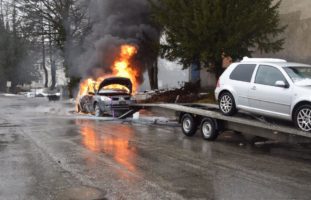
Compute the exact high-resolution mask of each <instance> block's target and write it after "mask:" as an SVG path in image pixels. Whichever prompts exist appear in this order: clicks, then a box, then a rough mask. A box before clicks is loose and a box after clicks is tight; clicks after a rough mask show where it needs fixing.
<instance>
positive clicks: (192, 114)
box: [120, 103, 311, 143]
mask: <svg viewBox="0 0 311 200" xmlns="http://www.w3.org/2000/svg"><path fill="white" fill-rule="evenodd" d="M141 109H147V110H148V109H166V110H170V111H174V112H175V113H176V114H177V117H178V122H179V123H180V124H181V129H182V131H183V133H184V134H185V135H187V136H193V135H194V134H195V133H196V132H197V130H198V129H200V130H201V133H202V137H203V138H204V139H206V140H215V139H216V138H217V137H218V135H219V134H220V133H222V132H224V131H227V130H230V131H235V132H239V133H244V134H249V135H253V136H259V137H264V138H268V139H272V140H278V141H282V142H289V143H304V142H310V141H311V133H309V132H303V131H300V130H298V129H296V128H295V127H294V126H293V125H292V123H291V122H286V121H285V122H284V121H277V122H276V121H274V122H268V121H265V120H260V118H259V117H255V116H253V115H251V114H247V113H243V112H239V113H238V114H237V115H235V116H232V117H229V116H224V115H223V114H221V113H220V111H219V109H218V106H217V105H213V104H166V103H164V104H134V105H131V110H130V111H129V112H127V113H126V114H124V115H122V116H120V119H124V118H126V117H128V116H130V115H133V114H134V113H135V112H137V111H139V110H141Z"/></svg>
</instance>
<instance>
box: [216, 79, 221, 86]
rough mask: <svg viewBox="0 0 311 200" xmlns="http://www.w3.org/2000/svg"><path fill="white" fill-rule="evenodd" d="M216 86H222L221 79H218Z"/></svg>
mask: <svg viewBox="0 0 311 200" xmlns="http://www.w3.org/2000/svg"><path fill="white" fill-rule="evenodd" d="M216 87H217V88H219V87H220V80H219V79H218V81H217V84H216Z"/></svg>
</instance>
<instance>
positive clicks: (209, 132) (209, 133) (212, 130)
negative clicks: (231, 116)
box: [200, 118, 219, 141]
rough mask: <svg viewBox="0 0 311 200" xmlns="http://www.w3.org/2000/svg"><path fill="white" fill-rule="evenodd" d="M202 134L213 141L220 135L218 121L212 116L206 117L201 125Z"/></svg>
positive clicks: (204, 137) (205, 138)
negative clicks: (217, 127) (217, 126)
mask: <svg viewBox="0 0 311 200" xmlns="http://www.w3.org/2000/svg"><path fill="white" fill-rule="evenodd" d="M200 130H201V134H202V137H203V139H204V140H208V141H213V140H216V139H217V137H218V134H219V133H218V131H217V129H216V123H215V121H214V120H213V119H211V118H204V119H203V120H202V122H201V126H200Z"/></svg>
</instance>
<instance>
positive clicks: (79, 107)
mask: <svg viewBox="0 0 311 200" xmlns="http://www.w3.org/2000/svg"><path fill="white" fill-rule="evenodd" d="M80 112H81V106H80V104H79V103H78V105H77V113H80Z"/></svg>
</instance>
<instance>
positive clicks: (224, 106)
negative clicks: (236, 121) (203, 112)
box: [218, 92, 237, 116]
mask: <svg viewBox="0 0 311 200" xmlns="http://www.w3.org/2000/svg"><path fill="white" fill-rule="evenodd" d="M218 105H219V110H220V111H221V113H222V114H223V115H226V116H232V115H234V114H236V113H237V109H236V105H235V100H234V97H233V96H232V94H231V93H230V92H223V93H222V94H221V95H220V97H219V103H218Z"/></svg>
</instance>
